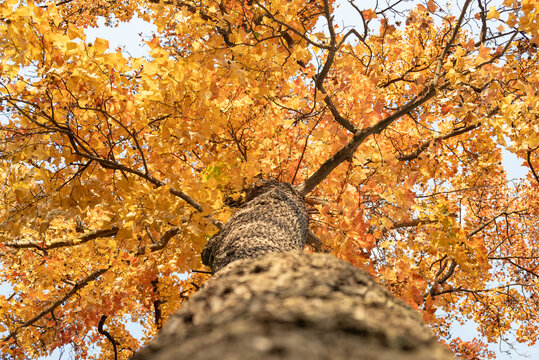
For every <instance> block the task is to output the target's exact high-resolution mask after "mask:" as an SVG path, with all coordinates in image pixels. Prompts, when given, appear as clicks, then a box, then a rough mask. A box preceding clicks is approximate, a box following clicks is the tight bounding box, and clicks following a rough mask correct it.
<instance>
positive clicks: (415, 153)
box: [397, 123, 481, 161]
mask: <svg viewBox="0 0 539 360" xmlns="http://www.w3.org/2000/svg"><path fill="white" fill-rule="evenodd" d="M480 126H481V123H477V124H472V125H468V126H466V127H463V128H460V129H455V130H453V131H452V132H450V133H449V134H445V135H443V136H438V137H436V138H433V139H430V140H427V141H425V142H423V143H422V144H421V145H419V146H418V148H417V149H415V150H414V151H413V152H412V153H410V154H407V155H401V156H397V160H399V161H410V160H413V159H415V158H417V157H418V156H419V155H420V154H421V153H422V152H423V151H425V150H427V149H428V148H429V146H431V145H432V144H434V143H435V142H437V141H439V140H447V139H450V138H452V137H454V136H457V135H460V134H464V133H466V132H468V131H471V130H474V129H477V128H478V127H480Z"/></svg>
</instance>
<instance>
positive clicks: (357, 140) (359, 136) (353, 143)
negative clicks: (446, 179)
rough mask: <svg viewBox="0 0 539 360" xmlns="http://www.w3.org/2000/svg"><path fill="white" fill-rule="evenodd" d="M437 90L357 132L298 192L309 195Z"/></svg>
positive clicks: (426, 90)
mask: <svg viewBox="0 0 539 360" xmlns="http://www.w3.org/2000/svg"><path fill="white" fill-rule="evenodd" d="M447 85H448V83H446V84H444V85H442V86H441V87H440V88H439V89H444V88H446V87H447ZM436 91H437V88H436V87H433V86H432V87H430V88H425V89H424V90H423V92H424V94H423V95H420V96H416V97H414V98H413V99H412V100H410V101H409V102H408V103H406V104H405V105H403V106H402V107H401V108H400V109H399V110H398V111H396V112H395V113H393V114H392V115H390V116H388V117H386V118H385V119H383V120H381V121H379V122H377V123H376V124H374V125H373V126H370V127H368V128H366V129H363V130H360V131H357V132H356V133H355V134H354V136H353V137H352V139H351V140H350V141H349V142H348V144H346V145H345V146H344V147H343V148H342V149H340V150H339V151H337V152H336V153H335V154H334V155H333V156H332V157H331V158H329V159H328V160H326V162H324V163H323V164H322V165H321V166H320V168H318V170H317V171H316V172H315V173H314V174H312V175H311V176H310V177H309V178H308V179H307V180H305V182H304V183H303V184H301V185H300V186H299V187H298V191H299V192H300V193H301V194H302V195H305V194H308V193H309V192H311V191H312V190H313V189H314V188H315V187H316V186H317V185H318V184H320V183H321V182H322V181H323V180H324V179H325V178H326V177H327V176H328V175H329V174H330V173H331V172H332V171H333V170H334V169H335V168H336V167H337V166H339V165H340V164H341V163H343V162H344V161H346V160H350V159H351V158H352V156H353V155H354V152H355V151H356V149H357V148H358V146H359V145H361V144H362V143H363V142H364V141H365V139H367V137H368V136H369V135H372V134H379V133H380V132H382V131H383V130H384V129H385V128H387V127H388V126H389V125H391V124H392V123H393V122H394V121H395V120H397V119H398V118H400V117H401V116H403V115H405V114H407V113H408V112H410V111H412V110H413V109H415V108H416V107H418V106H420V105H422V104H424V103H425V102H427V101H428V100H430V99H431V98H432V97H434V95H436Z"/></svg>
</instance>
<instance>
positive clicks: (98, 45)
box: [93, 38, 109, 53]
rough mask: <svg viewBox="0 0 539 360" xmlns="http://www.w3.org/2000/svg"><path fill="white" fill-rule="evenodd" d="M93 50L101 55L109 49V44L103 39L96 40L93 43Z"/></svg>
mask: <svg viewBox="0 0 539 360" xmlns="http://www.w3.org/2000/svg"><path fill="white" fill-rule="evenodd" d="M93 47H94V49H95V51H96V52H98V53H103V52H105V50H107V49H108V48H109V42H108V41H107V40H105V39H101V38H97V39H95V42H94V46H93Z"/></svg>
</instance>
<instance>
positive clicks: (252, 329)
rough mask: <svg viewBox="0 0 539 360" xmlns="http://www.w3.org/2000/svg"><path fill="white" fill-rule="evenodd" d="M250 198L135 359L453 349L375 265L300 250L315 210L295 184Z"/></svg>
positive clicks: (260, 190) (266, 188)
mask: <svg viewBox="0 0 539 360" xmlns="http://www.w3.org/2000/svg"><path fill="white" fill-rule="evenodd" d="M247 200H248V201H247V202H246V204H244V205H243V206H242V207H241V208H240V210H238V211H237V212H236V213H235V214H234V215H233V216H232V217H231V218H230V220H229V221H228V223H227V224H226V225H225V226H224V227H223V229H222V231H221V232H220V233H218V234H217V235H216V236H214V237H212V238H211V239H210V241H208V244H207V245H206V247H205V249H204V251H203V254H202V258H203V261H204V263H205V264H207V265H209V266H210V267H211V268H212V271H214V272H216V274H215V275H214V276H213V277H212V278H211V279H210V280H209V281H208V282H206V283H205V284H204V286H203V288H202V289H201V290H199V291H198V292H197V293H196V294H195V295H194V296H193V297H192V298H191V299H190V300H189V301H188V302H187V303H186V304H185V305H184V306H183V307H182V308H181V309H180V310H179V311H178V312H177V313H176V314H174V315H173V316H172V317H171V318H170V319H169V321H168V322H167V324H166V325H165V327H164V328H163V329H162V331H161V332H160V333H159V335H158V336H157V337H156V338H155V339H154V340H153V341H152V342H151V343H150V344H149V345H148V346H147V347H146V348H145V349H143V350H142V351H141V352H139V353H138V354H137V355H135V357H134V359H135V360H150V359H152V360H172V359H192V360H197V359H200V360H202V359H204V360H212V359H216V360H217V359H223V360H232V359H242V360H244V359H298V360H299V359H307V360H316V359H332V360H333V359H373V360H376V359H387V360H397V359H402V360H407V359H410V360H411V359H417V360H422V359H425V360H426V359H437V360H438V359H439V360H442V359H444V360H445V359H447V360H449V359H452V358H453V357H452V355H451V354H450V353H449V352H448V351H447V350H446V349H445V348H444V347H442V346H441V345H439V344H438V343H437V342H436V339H435V338H434V337H433V335H432V334H431V332H430V330H428V329H427V328H426V327H425V326H424V325H423V323H422V321H421V319H420V318H419V315H418V314H417V313H416V312H415V311H414V310H412V309H411V308H410V307H408V306H406V305H405V304H404V303H402V302H401V301H399V300H397V299H395V298H394V297H393V296H392V295H390V294H389V293H388V292H386V291H385V290H384V289H383V288H382V287H380V286H379V285H377V284H376V283H375V282H374V281H373V280H372V279H371V278H370V277H369V276H368V275H366V274H365V273H363V272H362V271H360V270H358V269H356V268H354V267H353V266H351V265H350V264H347V263H344V262H342V261H340V260H337V259H336V258H334V257H332V256H331V255H326V254H315V255H309V254H306V253H302V252H301V251H300V250H301V249H303V246H304V245H305V237H306V233H307V230H308V217H307V212H306V210H305V204H304V201H303V198H302V197H301V195H299V194H298V193H297V192H296V191H295V190H294V189H293V188H292V187H291V186H290V185H288V184H283V183H279V182H276V181H269V182H265V183H263V184H262V185H261V186H257V187H254V188H253V189H251V192H250V194H249V195H248V197H247Z"/></svg>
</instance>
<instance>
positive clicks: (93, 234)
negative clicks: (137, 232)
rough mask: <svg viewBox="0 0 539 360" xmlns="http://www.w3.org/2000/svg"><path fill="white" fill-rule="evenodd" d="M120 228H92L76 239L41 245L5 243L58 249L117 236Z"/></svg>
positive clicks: (16, 245) (19, 246) (17, 246)
mask: <svg viewBox="0 0 539 360" xmlns="http://www.w3.org/2000/svg"><path fill="white" fill-rule="evenodd" d="M118 230H119V229H118V228H117V227H116V226H115V227H112V228H110V229H102V230H92V231H90V232H88V233H86V234H83V235H81V236H79V237H78V238H77V239H75V240H63V241H55V242H53V243H50V244H48V245H46V244H43V245H40V244H39V243H34V242H17V241H15V242H7V243H4V245H5V246H8V247H11V248H15V249H30V248H35V249H39V250H51V249H58V248H61V247H67V246H74V245H80V244H84V243H86V242H88V241H90V240H94V239H97V238H101V237H111V236H115V235H116V234H117V233H118Z"/></svg>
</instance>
